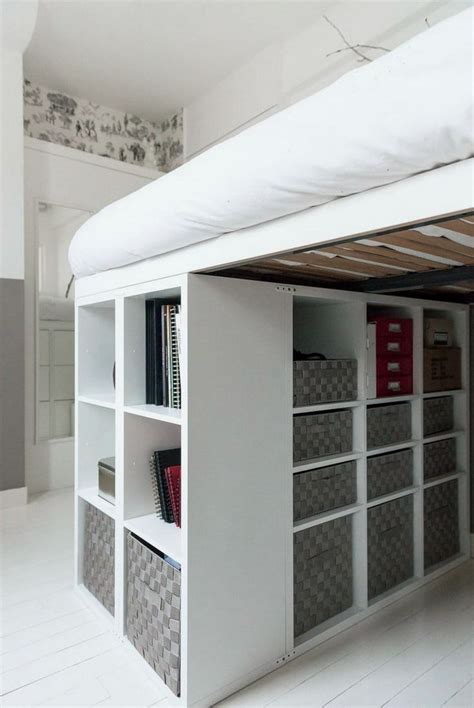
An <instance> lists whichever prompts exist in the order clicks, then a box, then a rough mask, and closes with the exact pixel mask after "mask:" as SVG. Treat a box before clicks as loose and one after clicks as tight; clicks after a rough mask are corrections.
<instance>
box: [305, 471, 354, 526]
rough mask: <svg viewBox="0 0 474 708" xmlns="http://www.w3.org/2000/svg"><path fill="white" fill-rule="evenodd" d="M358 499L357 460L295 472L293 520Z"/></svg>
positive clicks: (351, 502)
mask: <svg viewBox="0 0 474 708" xmlns="http://www.w3.org/2000/svg"><path fill="white" fill-rule="evenodd" d="M356 500H357V484H356V463H355V462H344V463H343V464H342V465H332V466H331V467H322V468H321V469H318V470H309V472H299V473H298V474H294V475H293V519H294V521H301V519H306V518H308V517H309V516H315V515H316V514H320V513H321V512H323V511H328V510H329V509H336V508H337V507H340V506H346V505H347V504H353V503H355V501H356Z"/></svg>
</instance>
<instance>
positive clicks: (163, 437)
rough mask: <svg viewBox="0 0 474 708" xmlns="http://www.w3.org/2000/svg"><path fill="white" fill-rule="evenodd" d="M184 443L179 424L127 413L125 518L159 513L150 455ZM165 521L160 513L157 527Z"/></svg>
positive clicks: (125, 419) (125, 429)
mask: <svg viewBox="0 0 474 708" xmlns="http://www.w3.org/2000/svg"><path fill="white" fill-rule="evenodd" d="M180 446H181V429H180V427H179V426H177V425H174V424H172V423H165V422H163V421H160V420H154V419H151V418H145V417H142V416H137V415H132V414H130V413H125V414H124V463H123V467H124V518H125V520H129V519H133V518H136V517H141V516H146V515H149V514H154V513H155V504H154V497H153V486H152V479H151V473H150V457H151V455H152V454H153V452H154V451H155V450H165V449H168V448H176V447H180ZM161 524H164V522H162V521H161V520H160V519H159V518H158V517H156V525H157V527H158V526H160V525H161ZM166 526H168V524H166ZM158 548H159V547H158Z"/></svg>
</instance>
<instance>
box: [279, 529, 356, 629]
mask: <svg viewBox="0 0 474 708" xmlns="http://www.w3.org/2000/svg"><path fill="white" fill-rule="evenodd" d="M293 547H294V577H293V582H294V586H293V589H294V634H295V637H299V636H300V635H301V634H304V632H307V631H309V630H310V629H313V627H316V626H317V625H318V624H321V622H325V621H326V620H328V619H329V618H330V617H334V616H335V615H337V614H339V613H340V612H343V611H344V610H347V609H348V608H349V607H351V606H352V519H351V517H350V516H344V517H342V518H340V519H335V520H334V521H328V522H327V523H325V524H320V525H319V526H312V527H311V528H309V529H305V530H304V531H298V532H297V533H295V534H294V540H293Z"/></svg>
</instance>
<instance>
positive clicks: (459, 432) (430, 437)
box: [423, 430, 465, 443]
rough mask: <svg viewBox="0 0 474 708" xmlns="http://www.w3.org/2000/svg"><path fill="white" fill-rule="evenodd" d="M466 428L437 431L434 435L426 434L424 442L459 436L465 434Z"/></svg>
mask: <svg viewBox="0 0 474 708" xmlns="http://www.w3.org/2000/svg"><path fill="white" fill-rule="evenodd" d="M464 432H465V431H464V430H451V431H450V432H447V433H435V434H434V435H426V436H425V437H424V438H423V442H425V443H430V442H437V441H438V440H448V439H449V438H458V437H459V436H460V435H464Z"/></svg>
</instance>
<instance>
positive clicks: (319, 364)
mask: <svg viewBox="0 0 474 708" xmlns="http://www.w3.org/2000/svg"><path fill="white" fill-rule="evenodd" d="M356 398H357V361H356V360H355V359H327V360H325V361H312V360H309V361H295V362H293V405H294V406H296V407H298V406H312V405H315V404H317V403H329V402H336V401H354V400H355V399H356Z"/></svg>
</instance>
